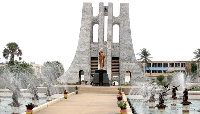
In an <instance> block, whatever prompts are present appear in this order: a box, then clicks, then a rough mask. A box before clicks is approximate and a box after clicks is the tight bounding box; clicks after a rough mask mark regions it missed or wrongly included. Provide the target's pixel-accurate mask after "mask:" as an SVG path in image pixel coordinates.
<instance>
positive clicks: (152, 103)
mask: <svg viewBox="0 0 200 114" xmlns="http://www.w3.org/2000/svg"><path fill="white" fill-rule="evenodd" d="M149 108H150V109H155V101H149Z"/></svg>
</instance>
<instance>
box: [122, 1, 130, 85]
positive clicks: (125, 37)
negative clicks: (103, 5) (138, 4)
mask: <svg viewBox="0 0 200 114" xmlns="http://www.w3.org/2000/svg"><path fill="white" fill-rule="evenodd" d="M119 17H120V23H119V25H120V26H119V44H120V45H119V51H120V57H119V61H120V84H124V83H125V72H126V70H127V69H126V66H127V65H126V64H128V63H130V62H133V59H132V58H133V56H134V55H133V45H132V40H131V30H130V20H129V4H128V3H120V16H119ZM132 73H133V75H134V72H132Z"/></svg>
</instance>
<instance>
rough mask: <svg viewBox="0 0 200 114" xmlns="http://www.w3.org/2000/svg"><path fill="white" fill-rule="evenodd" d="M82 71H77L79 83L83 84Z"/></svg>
mask: <svg viewBox="0 0 200 114" xmlns="http://www.w3.org/2000/svg"><path fill="white" fill-rule="evenodd" d="M84 81H85V80H84V71H83V70H80V71H79V84H84Z"/></svg>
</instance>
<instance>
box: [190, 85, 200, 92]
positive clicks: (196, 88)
mask: <svg viewBox="0 0 200 114" xmlns="http://www.w3.org/2000/svg"><path fill="white" fill-rule="evenodd" d="M189 88H190V89H192V88H193V89H192V90H191V91H200V86H198V85H192V86H190V87H189Z"/></svg>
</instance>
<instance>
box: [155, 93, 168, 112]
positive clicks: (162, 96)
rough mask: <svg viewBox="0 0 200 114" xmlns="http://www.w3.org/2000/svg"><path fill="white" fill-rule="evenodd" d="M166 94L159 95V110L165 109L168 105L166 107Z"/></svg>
mask: <svg viewBox="0 0 200 114" xmlns="http://www.w3.org/2000/svg"><path fill="white" fill-rule="evenodd" d="M164 95H165V93H164V92H161V93H159V104H157V105H156V107H158V109H165V107H166V105H164Z"/></svg>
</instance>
